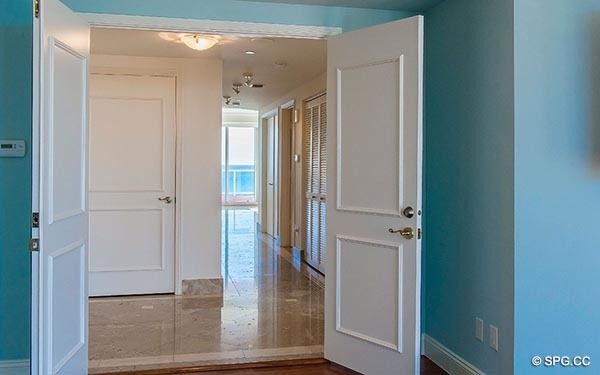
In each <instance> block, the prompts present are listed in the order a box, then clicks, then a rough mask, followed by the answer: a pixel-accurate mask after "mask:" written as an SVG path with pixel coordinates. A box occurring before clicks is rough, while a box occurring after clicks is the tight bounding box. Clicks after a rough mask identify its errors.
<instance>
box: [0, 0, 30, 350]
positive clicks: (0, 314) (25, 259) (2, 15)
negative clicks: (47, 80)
mask: <svg viewBox="0 0 600 375" xmlns="http://www.w3.org/2000/svg"><path fill="white" fill-rule="evenodd" d="M31 3H32V2H31V1H30V0H1V1H0V138H8V139H25V140H26V141H27V145H28V146H29V141H30V140H31V51H32V40H33V39H32V19H31V14H32V12H31ZM0 200H1V202H0V361H2V360H8V359H27V358H29V341H30V340H29V337H30V333H29V330H30V328H29V326H30V298H31V286H30V279H31V268H30V267H31V265H30V255H29V251H28V249H27V243H28V240H29V223H30V212H31V157H30V154H29V153H28V154H27V157H25V158H19V159H7V158H0Z"/></svg>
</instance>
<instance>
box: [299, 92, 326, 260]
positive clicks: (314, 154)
mask: <svg viewBox="0 0 600 375" xmlns="http://www.w3.org/2000/svg"><path fill="white" fill-rule="evenodd" d="M326 118H327V113H326V104H325V95H322V96H320V97H318V98H316V99H313V100H311V101H309V102H307V103H306V107H305V115H304V140H305V141H304V154H305V155H306V156H305V161H306V162H305V164H304V187H305V192H306V195H305V197H306V202H305V211H304V218H305V239H306V241H305V246H306V261H307V262H308V263H309V264H310V265H312V266H313V267H315V268H317V269H318V270H320V271H324V268H323V261H324V258H325V248H326V247H325V246H326V243H325V238H326V232H325V230H326V225H325V223H326V218H327V215H326V196H327V195H326V194H327V185H326V177H325V176H326V164H327V156H326V149H325V146H326V142H325V140H326V138H325V136H326V133H325V132H326V125H327V123H326Z"/></svg>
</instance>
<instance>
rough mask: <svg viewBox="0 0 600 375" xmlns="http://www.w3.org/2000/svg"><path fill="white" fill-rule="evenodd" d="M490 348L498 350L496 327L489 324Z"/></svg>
mask: <svg viewBox="0 0 600 375" xmlns="http://www.w3.org/2000/svg"><path fill="white" fill-rule="evenodd" d="M490 348H492V349H494V350H495V351H498V327H496V326H493V325H491V324H490Z"/></svg>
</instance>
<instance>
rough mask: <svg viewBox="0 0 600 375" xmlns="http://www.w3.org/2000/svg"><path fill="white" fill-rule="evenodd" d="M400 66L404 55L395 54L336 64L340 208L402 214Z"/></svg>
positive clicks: (338, 196) (338, 197)
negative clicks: (400, 204) (340, 125)
mask: <svg viewBox="0 0 600 375" xmlns="http://www.w3.org/2000/svg"><path fill="white" fill-rule="evenodd" d="M401 66H402V58H396V59H391V60H383V61H375V62H369V63H364V64H360V65H353V66H348V67H341V68H338V75H337V83H338V85H339V89H340V91H339V93H338V98H337V100H338V102H337V107H338V108H339V109H340V113H339V115H340V123H342V124H344V127H343V130H342V131H341V132H339V133H338V137H339V140H338V146H339V149H338V152H339V153H340V154H341V155H342V157H341V158H339V159H338V162H337V166H338V176H337V178H338V185H337V186H338V195H337V199H338V204H337V205H338V207H339V208H340V209H343V210H349V211H362V212H370V213H380V214H393V215H398V214H399V212H400V210H399V209H398V204H399V202H398V197H399V195H401V194H402V191H401V186H400V182H401V180H402V178H403V175H402V172H403V171H400V174H399V173H398V171H399V167H400V158H398V155H401V150H400V148H401V147H402V146H401V142H402V139H401V137H400V134H402V129H401V127H402V125H403V124H402V123H401V122H400V121H399V108H398V103H399V101H400V100H401V98H400V89H399V87H400V84H401V82H402V81H403V80H402V76H401V74H402V73H401V70H402V68H401ZM374 105H375V107H371V106H374ZM371 108H376V110H371ZM364 124H371V126H364ZM356 150H364V151H367V150H368V152H355V151H356ZM365 181H368V182H369V183H364V182H365Z"/></svg>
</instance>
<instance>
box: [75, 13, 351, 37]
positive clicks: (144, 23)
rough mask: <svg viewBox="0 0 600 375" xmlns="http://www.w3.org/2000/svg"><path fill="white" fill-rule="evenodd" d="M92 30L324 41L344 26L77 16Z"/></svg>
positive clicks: (84, 14) (96, 15)
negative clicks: (173, 32)
mask: <svg viewBox="0 0 600 375" xmlns="http://www.w3.org/2000/svg"><path fill="white" fill-rule="evenodd" d="M78 14H79V15H80V16H81V17H82V18H83V19H85V20H86V21H88V22H89V23H90V26H92V27H104V28H119V29H137V30H157V31H179V32H194V33H207V34H228V35H231V34H234V35H243V36H262V37H286V38H304V39H325V38H327V37H329V36H332V35H337V34H340V33H341V32H342V28H341V27H329V26H305V25H284V24H272V23H258V22H238V21H216V20H202V19H192V18H170V17H147V16H128V15H121V14H103V13H78Z"/></svg>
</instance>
